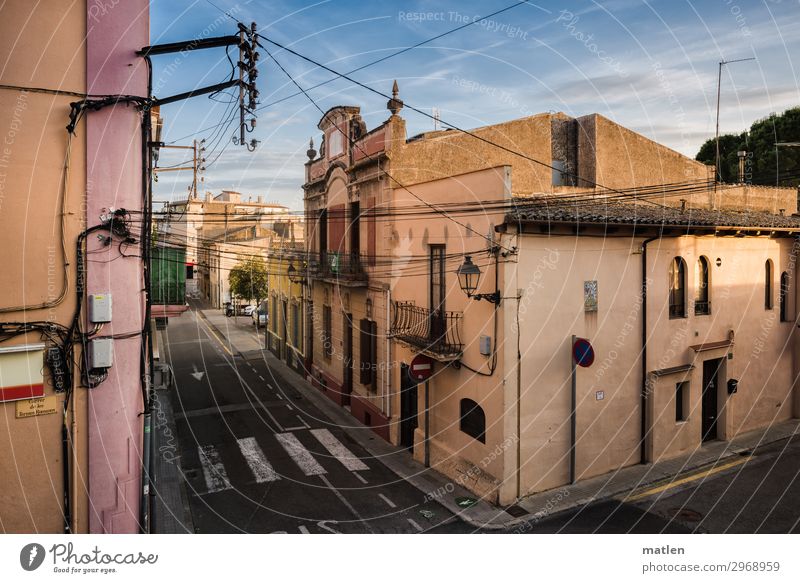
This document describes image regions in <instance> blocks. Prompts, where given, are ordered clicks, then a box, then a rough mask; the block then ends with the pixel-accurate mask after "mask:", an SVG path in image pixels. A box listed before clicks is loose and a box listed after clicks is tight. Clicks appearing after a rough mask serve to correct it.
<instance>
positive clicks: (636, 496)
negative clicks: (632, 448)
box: [624, 457, 750, 502]
mask: <svg viewBox="0 0 800 583" xmlns="http://www.w3.org/2000/svg"><path fill="white" fill-rule="evenodd" d="M748 461H750V458H749V457H747V458H743V459H738V460H734V461H732V462H728V463H727V464H722V465H721V466H716V467H713V468H710V469H708V470H706V471H704V472H699V473H697V474H692V475H691V476H686V477H685V478H681V479H679V480H675V481H674V482H669V483H668V484H663V485H661V486H656V487H655V488H648V489H647V490H644V491H642V492H639V493H637V494H633V495H632V496H628V497H627V498H625V499H624V501H625V502H635V501H636V500H641V499H642V498H647V497H649V496H653V495H654V494H660V493H661V492H666V491H667V490H671V489H672V488H676V487H677V486H681V485H683V484H688V483H689V482H694V481H695V480H699V479H702V478H707V477H708V476H711V475H714V474H716V473H719V472H722V471H724V470H728V469H730V468H735V467H736V466H740V465H742V464H746V463H747V462H748Z"/></svg>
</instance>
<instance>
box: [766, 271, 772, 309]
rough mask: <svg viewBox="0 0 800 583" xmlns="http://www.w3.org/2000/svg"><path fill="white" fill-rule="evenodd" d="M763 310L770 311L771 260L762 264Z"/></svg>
mask: <svg viewBox="0 0 800 583" xmlns="http://www.w3.org/2000/svg"><path fill="white" fill-rule="evenodd" d="M764 309H765V310H771V309H772V259H767V261H766V263H764Z"/></svg>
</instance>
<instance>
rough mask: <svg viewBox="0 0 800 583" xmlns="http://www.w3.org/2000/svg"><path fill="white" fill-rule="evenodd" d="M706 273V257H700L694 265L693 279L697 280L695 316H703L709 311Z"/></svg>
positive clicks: (707, 272) (707, 271)
mask: <svg viewBox="0 0 800 583" xmlns="http://www.w3.org/2000/svg"><path fill="white" fill-rule="evenodd" d="M708 275H709V268H708V259H706V258H705V257H700V259H698V260H697V264H696V265H695V281H696V282H697V284H696V285H697V287H696V288H695V293H694V313H695V315H697V316H704V315H707V314H710V313H711V302H710V301H709V289H710V288H709V278H708Z"/></svg>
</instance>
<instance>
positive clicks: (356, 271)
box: [308, 251, 367, 282]
mask: <svg viewBox="0 0 800 583" xmlns="http://www.w3.org/2000/svg"><path fill="white" fill-rule="evenodd" d="M365 264H366V262H365V261H363V260H362V258H361V256H360V255H359V254H358V253H345V252H339V251H322V252H321V253H315V254H312V255H311V257H310V258H309V262H308V267H309V271H310V272H311V275H312V276H316V277H319V278H322V279H336V280H341V281H345V282H347V281H350V282H366V281H367V272H366V270H365V269H364V266H365Z"/></svg>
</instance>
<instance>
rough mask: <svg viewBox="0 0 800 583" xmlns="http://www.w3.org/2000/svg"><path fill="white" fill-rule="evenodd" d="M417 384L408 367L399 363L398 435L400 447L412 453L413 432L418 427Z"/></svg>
mask: <svg viewBox="0 0 800 583" xmlns="http://www.w3.org/2000/svg"><path fill="white" fill-rule="evenodd" d="M418 386H419V385H418V383H415V382H414V381H413V380H412V379H411V376H410V375H409V365H407V364H406V363H404V362H402V363H400V435H399V436H398V441H399V444H400V446H401V447H405V448H406V449H408V450H409V451H412V452H413V451H414V432H415V430H416V429H417V427H419V402H418V392H417V387H418Z"/></svg>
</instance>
